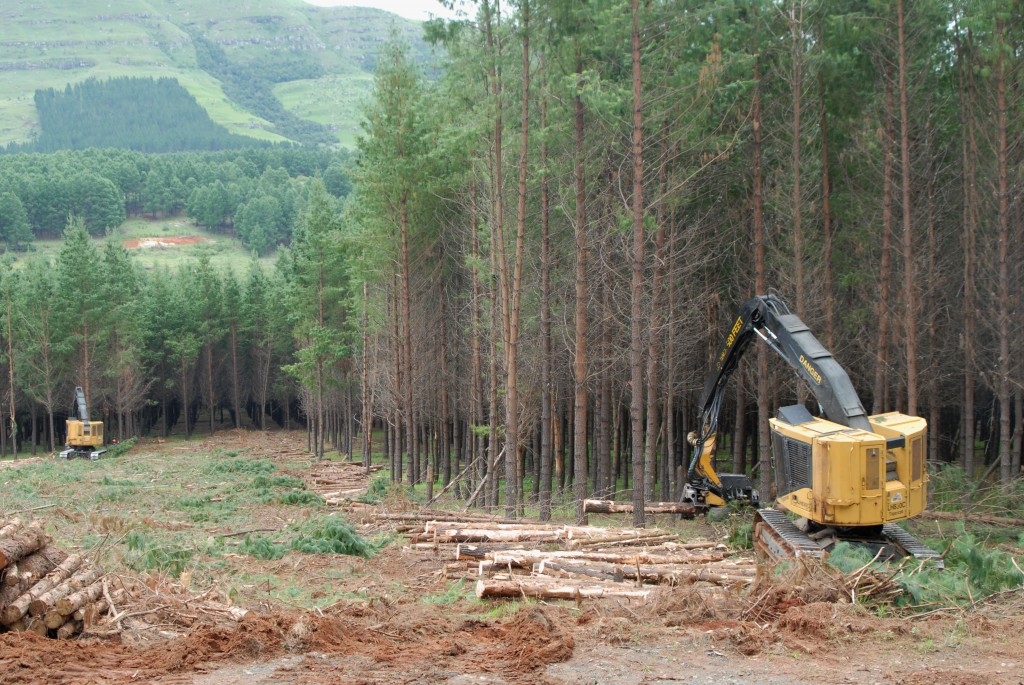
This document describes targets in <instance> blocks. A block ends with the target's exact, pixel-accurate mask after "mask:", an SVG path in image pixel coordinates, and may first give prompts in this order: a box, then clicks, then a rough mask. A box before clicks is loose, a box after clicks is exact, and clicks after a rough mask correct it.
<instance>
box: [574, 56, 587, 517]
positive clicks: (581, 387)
mask: <svg viewBox="0 0 1024 685" xmlns="http://www.w3.org/2000/svg"><path fill="white" fill-rule="evenodd" d="M576 87H577V92H576V95H575V96H574V98H573V106H574V116H573V131H574V159H573V167H574V171H573V175H574V178H575V190H576V226H575V233H576V346H575V362H574V364H573V380H574V384H575V393H574V398H573V405H574V422H575V426H574V435H573V457H574V458H573V462H574V464H573V481H574V482H573V495H574V499H575V501H576V516H575V521H576V523H577V524H584V523H586V522H587V514H586V512H585V511H584V510H583V500H585V499H586V498H587V399H588V398H587V395H588V393H587V213H586V192H587V190H586V182H585V174H584V169H583V164H584V159H583V143H584V117H583V97H582V95H581V94H580V92H579V90H580V89H582V87H583V58H582V56H581V54H580V48H579V47H577V48H576Z"/></svg>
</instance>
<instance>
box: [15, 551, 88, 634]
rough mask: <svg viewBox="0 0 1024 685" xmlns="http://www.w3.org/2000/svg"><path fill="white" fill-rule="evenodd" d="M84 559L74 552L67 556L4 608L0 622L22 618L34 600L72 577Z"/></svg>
mask: <svg viewBox="0 0 1024 685" xmlns="http://www.w3.org/2000/svg"><path fill="white" fill-rule="evenodd" d="M84 561H85V560H84V558H83V557H82V556H81V555H80V554H72V555H71V556H69V557H67V558H66V559H65V560H64V561H63V562H61V564H60V565H59V566H57V567H56V568H55V569H53V570H52V571H51V572H49V573H47V574H46V576H45V577H44V578H43V579H42V580H40V581H39V582H38V583H35V584H34V585H32V587H31V588H29V590H28V591H27V592H25V593H24V594H23V595H21V596H19V597H18V598H17V599H15V600H14V601H13V602H11V603H10V604H8V605H7V606H6V607H5V608H4V610H3V613H2V614H0V623H3V624H4V625H10V624H12V623H14V622H15V621H17V620H18V619H20V618H21V617H22V616H24V615H25V613H26V612H27V611H28V607H29V604H30V603H31V602H32V600H34V599H36V598H37V597H39V596H41V595H43V594H45V593H46V592H48V591H49V590H51V589H52V588H54V587H56V586H58V585H60V584H61V583H62V582H64V581H65V580H66V579H68V578H70V577H71V575H72V574H73V573H75V572H76V571H77V570H78V569H79V568H80V567H81V566H82V564H83V563H84Z"/></svg>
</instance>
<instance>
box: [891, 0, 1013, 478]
mask: <svg viewBox="0 0 1024 685" xmlns="http://www.w3.org/2000/svg"><path fill="white" fill-rule="evenodd" d="M900 3H901V6H902V0H900ZM1004 39H1005V35H1004V26H1003V20H1002V19H996V45H997V49H996V55H997V56H996V64H995V67H996V68H995V80H996V135H997V137H998V143H997V147H996V164H997V167H998V190H999V209H998V215H997V216H998V221H997V224H998V226H997V241H998V253H999V256H998V269H999V283H998V287H997V291H996V320H997V322H998V326H999V365H998V367H999V378H998V382H997V389H996V395H997V397H998V399H999V479H1000V481H1001V482H1002V483H1003V484H1004V485H1009V483H1010V480H1011V479H1012V477H1013V474H1012V472H1011V460H1010V446H1011V444H1012V437H1011V425H1010V372H1011V362H1012V360H1011V358H1010V315H1011V308H1012V306H1013V303H1012V301H1011V299H1010V171H1009V157H1010V147H1009V143H1008V140H1007V128H1008V124H1007V121H1006V109H1007V103H1006V65H1005V57H1004V55H1003V44H1004Z"/></svg>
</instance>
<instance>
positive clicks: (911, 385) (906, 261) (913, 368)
mask: <svg viewBox="0 0 1024 685" xmlns="http://www.w3.org/2000/svg"><path fill="white" fill-rule="evenodd" d="M896 14H897V29H898V31H899V53H900V54H899V68H900V165H901V167H902V172H903V173H902V181H903V184H902V185H903V297H904V299H905V300H906V303H907V309H906V314H905V315H904V322H905V324H906V329H905V334H904V336H905V338H906V358H907V413H908V414H910V415H911V416H916V415H917V296H916V293H915V291H914V288H915V283H914V231H913V225H912V223H911V220H910V209H911V208H910V115H909V112H908V106H907V54H906V53H907V46H906V27H905V21H904V16H903V0H896Z"/></svg>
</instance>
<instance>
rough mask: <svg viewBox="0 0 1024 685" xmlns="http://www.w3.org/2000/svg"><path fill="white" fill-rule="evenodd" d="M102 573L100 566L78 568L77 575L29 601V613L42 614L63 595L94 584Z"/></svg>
mask: <svg viewBox="0 0 1024 685" xmlns="http://www.w3.org/2000/svg"><path fill="white" fill-rule="evenodd" d="M102 575H103V571H101V570H99V569H98V568H95V567H91V566H88V567H86V566H83V567H82V568H80V569H78V572H77V573H75V575H73V576H71V577H70V578H68V579H67V580H65V581H64V582H63V583H61V584H60V585H57V586H56V587H54V588H53V589H51V590H49V591H48V592H46V593H43V594H42V595H37V596H36V598H35V599H33V600H32V601H31V602H29V605H28V613H29V614H31V615H32V616H42V615H43V614H45V613H46V612H47V611H49V610H50V609H52V608H54V607H55V605H56V603H57V600H59V599H60V598H62V597H67V596H68V595H70V594H72V593H74V592H78V591H79V590H81V589H82V588H84V587H88V586H89V585H92V584H93V583H94V582H96V581H97V580H99V578H100V576H102Z"/></svg>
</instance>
